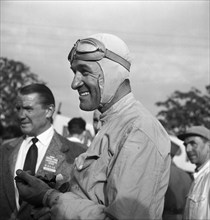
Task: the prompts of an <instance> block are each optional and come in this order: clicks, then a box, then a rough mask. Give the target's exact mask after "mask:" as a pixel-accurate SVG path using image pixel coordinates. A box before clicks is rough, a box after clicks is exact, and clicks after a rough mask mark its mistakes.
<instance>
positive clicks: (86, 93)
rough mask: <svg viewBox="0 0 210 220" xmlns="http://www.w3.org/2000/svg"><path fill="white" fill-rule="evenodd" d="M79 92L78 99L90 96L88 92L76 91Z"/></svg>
mask: <svg viewBox="0 0 210 220" xmlns="http://www.w3.org/2000/svg"><path fill="white" fill-rule="evenodd" d="M78 92H79V96H80V97H79V98H82V97H86V96H88V95H90V93H89V92H88V91H83V92H82V91H78Z"/></svg>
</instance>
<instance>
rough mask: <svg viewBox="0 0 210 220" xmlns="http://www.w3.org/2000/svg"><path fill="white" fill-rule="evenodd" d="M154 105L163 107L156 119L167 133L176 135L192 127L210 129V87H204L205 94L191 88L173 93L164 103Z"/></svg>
mask: <svg viewBox="0 0 210 220" xmlns="http://www.w3.org/2000/svg"><path fill="white" fill-rule="evenodd" d="M155 104H156V105H157V106H159V107H164V109H163V110H161V111H160V112H159V113H158V114H157V118H158V119H159V120H160V122H161V123H162V124H163V126H164V127H165V128H166V129H167V130H168V132H171V133H173V134H175V135H177V134H178V133H181V132H184V131H185V130H186V128H188V127H189V126H192V125H204V126H205V127H207V128H209V129H210V85H207V86H206V94H202V93H201V91H200V90H198V89H196V88H194V87H192V88H191V90H190V91H189V92H180V91H175V92H174V93H173V94H172V95H171V96H170V97H169V98H168V99H167V100H166V101H163V102H157V103H155Z"/></svg>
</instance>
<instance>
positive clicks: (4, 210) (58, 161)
mask: <svg viewBox="0 0 210 220" xmlns="http://www.w3.org/2000/svg"><path fill="white" fill-rule="evenodd" d="M16 109H17V114H18V119H19V122H20V128H21V131H22V132H23V134H24V135H23V136H22V137H20V138H17V139H16V140H14V141H11V142H9V143H7V144H5V145H3V146H1V148H0V179H1V180H0V204H1V205H0V206H1V208H0V217H1V219H2V220H7V219H19V220H21V219H22V220H24V219H27V220H30V219H32V216H31V212H32V206H30V205H29V204H28V203H26V202H25V201H21V198H19V194H18V190H17V188H16V184H15V182H14V176H15V171H16V170H17V169H24V170H28V172H30V173H34V174H35V175H36V176H41V177H45V178H48V180H51V179H53V178H54V179H55V180H56V187H57V188H58V187H59V186H61V184H62V183H64V182H66V181H67V180H68V179H69V175H70V171H71V168H72V163H73V162H74V159H75V158H76V157H77V156H78V155H79V154H81V153H83V152H84V151H85V150H84V149H83V148H82V147H81V146H79V145H77V143H74V142H70V141H69V140H67V139H66V138H64V137H63V136H61V135H59V134H58V133H57V132H56V131H55V130H54V128H53V126H52V121H53V120H52V117H53V113H54V111H55V99H54V96H53V94H52V92H51V90H50V89H49V88H48V87H47V86H45V85H44V84H30V85H27V86H25V87H23V88H21V89H20V91H19V93H18V97H17V102H16ZM34 138H35V142H36V143H35V144H32V142H33V140H34ZM32 145H33V147H32ZM32 149H33V150H32ZM29 152H31V156H32V157H31V158H29V154H30V153H29ZM33 160H34V162H33ZM26 161H27V162H26ZM28 162H33V164H30V167H26V166H27V165H26V163H28Z"/></svg>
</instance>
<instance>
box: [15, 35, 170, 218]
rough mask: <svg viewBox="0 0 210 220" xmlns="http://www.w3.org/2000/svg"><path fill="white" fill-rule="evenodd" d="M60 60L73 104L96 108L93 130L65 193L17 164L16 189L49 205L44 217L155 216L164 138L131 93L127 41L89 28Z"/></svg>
mask: <svg viewBox="0 0 210 220" xmlns="http://www.w3.org/2000/svg"><path fill="white" fill-rule="evenodd" d="M68 60H69V62H70V67H71V69H72V71H73V73H74V78H73V81H72V85H71V86H72V89H74V90H77V91H78V93H79V100H80V108H81V109H82V110H84V111H93V110H95V109H98V110H99V111H100V112H101V116H100V121H101V128H100V130H99V131H98V133H97V135H96V136H95V138H94V139H93V141H92V143H91V145H90V147H89V148H88V150H87V151H86V152H85V153H83V154H81V155H80V156H79V157H78V158H77V159H75V163H74V169H73V172H72V176H71V182H70V185H71V188H70V189H69V190H68V192H65V193H59V192H58V191H56V190H54V189H50V188H49V187H48V186H47V185H46V184H44V183H43V182H41V181H40V180H38V179H36V178H35V177H33V176H30V175H28V174H27V173H25V172H24V171H22V170H19V171H17V177H16V184H17V187H18V189H19V193H20V195H21V196H22V198H23V199H25V200H26V201H28V202H29V203H31V204H33V205H36V206H39V205H44V206H47V207H49V209H50V212H51V219H85V220H86V219H91V220H93V219H106V220H108V219H161V218H162V211H163V206H164V195H165V192H166V190H167V187H168V181H169V172H170V163H171V158H170V139H169V136H168V134H167V132H166V131H165V130H164V128H163V127H162V126H161V124H160V123H159V121H158V120H157V119H156V118H155V117H153V116H152V115H151V113H149V111H148V110H147V109H146V108H145V107H144V106H143V105H142V104H141V103H140V102H139V101H137V100H136V99H135V98H134V95H133V93H132V92H131V86H130V81H129V72H130V66H131V58H130V53H129V50H128V47H127V45H126V44H125V43H124V41H122V40H121V39H120V38H118V37H117V36H114V35H111V34H104V33H100V34H95V35H92V36H90V37H88V38H85V39H81V40H78V41H77V42H76V43H75V45H74V46H73V48H72V50H71V51H70V53H69V56H68ZM39 216H41V214H40V213H39ZM37 217H38V215H37Z"/></svg>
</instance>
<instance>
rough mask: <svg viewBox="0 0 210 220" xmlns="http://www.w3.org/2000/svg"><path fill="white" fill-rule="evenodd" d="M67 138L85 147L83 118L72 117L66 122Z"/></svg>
mask: <svg viewBox="0 0 210 220" xmlns="http://www.w3.org/2000/svg"><path fill="white" fill-rule="evenodd" d="M68 132H69V137H67V139H68V140H70V141H73V142H77V143H80V144H81V146H83V147H84V149H87V145H86V144H85V143H84V142H85V132H86V122H85V120H84V119H83V118H81V117H79V118H72V119H71V120H70V121H69V122H68Z"/></svg>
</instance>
